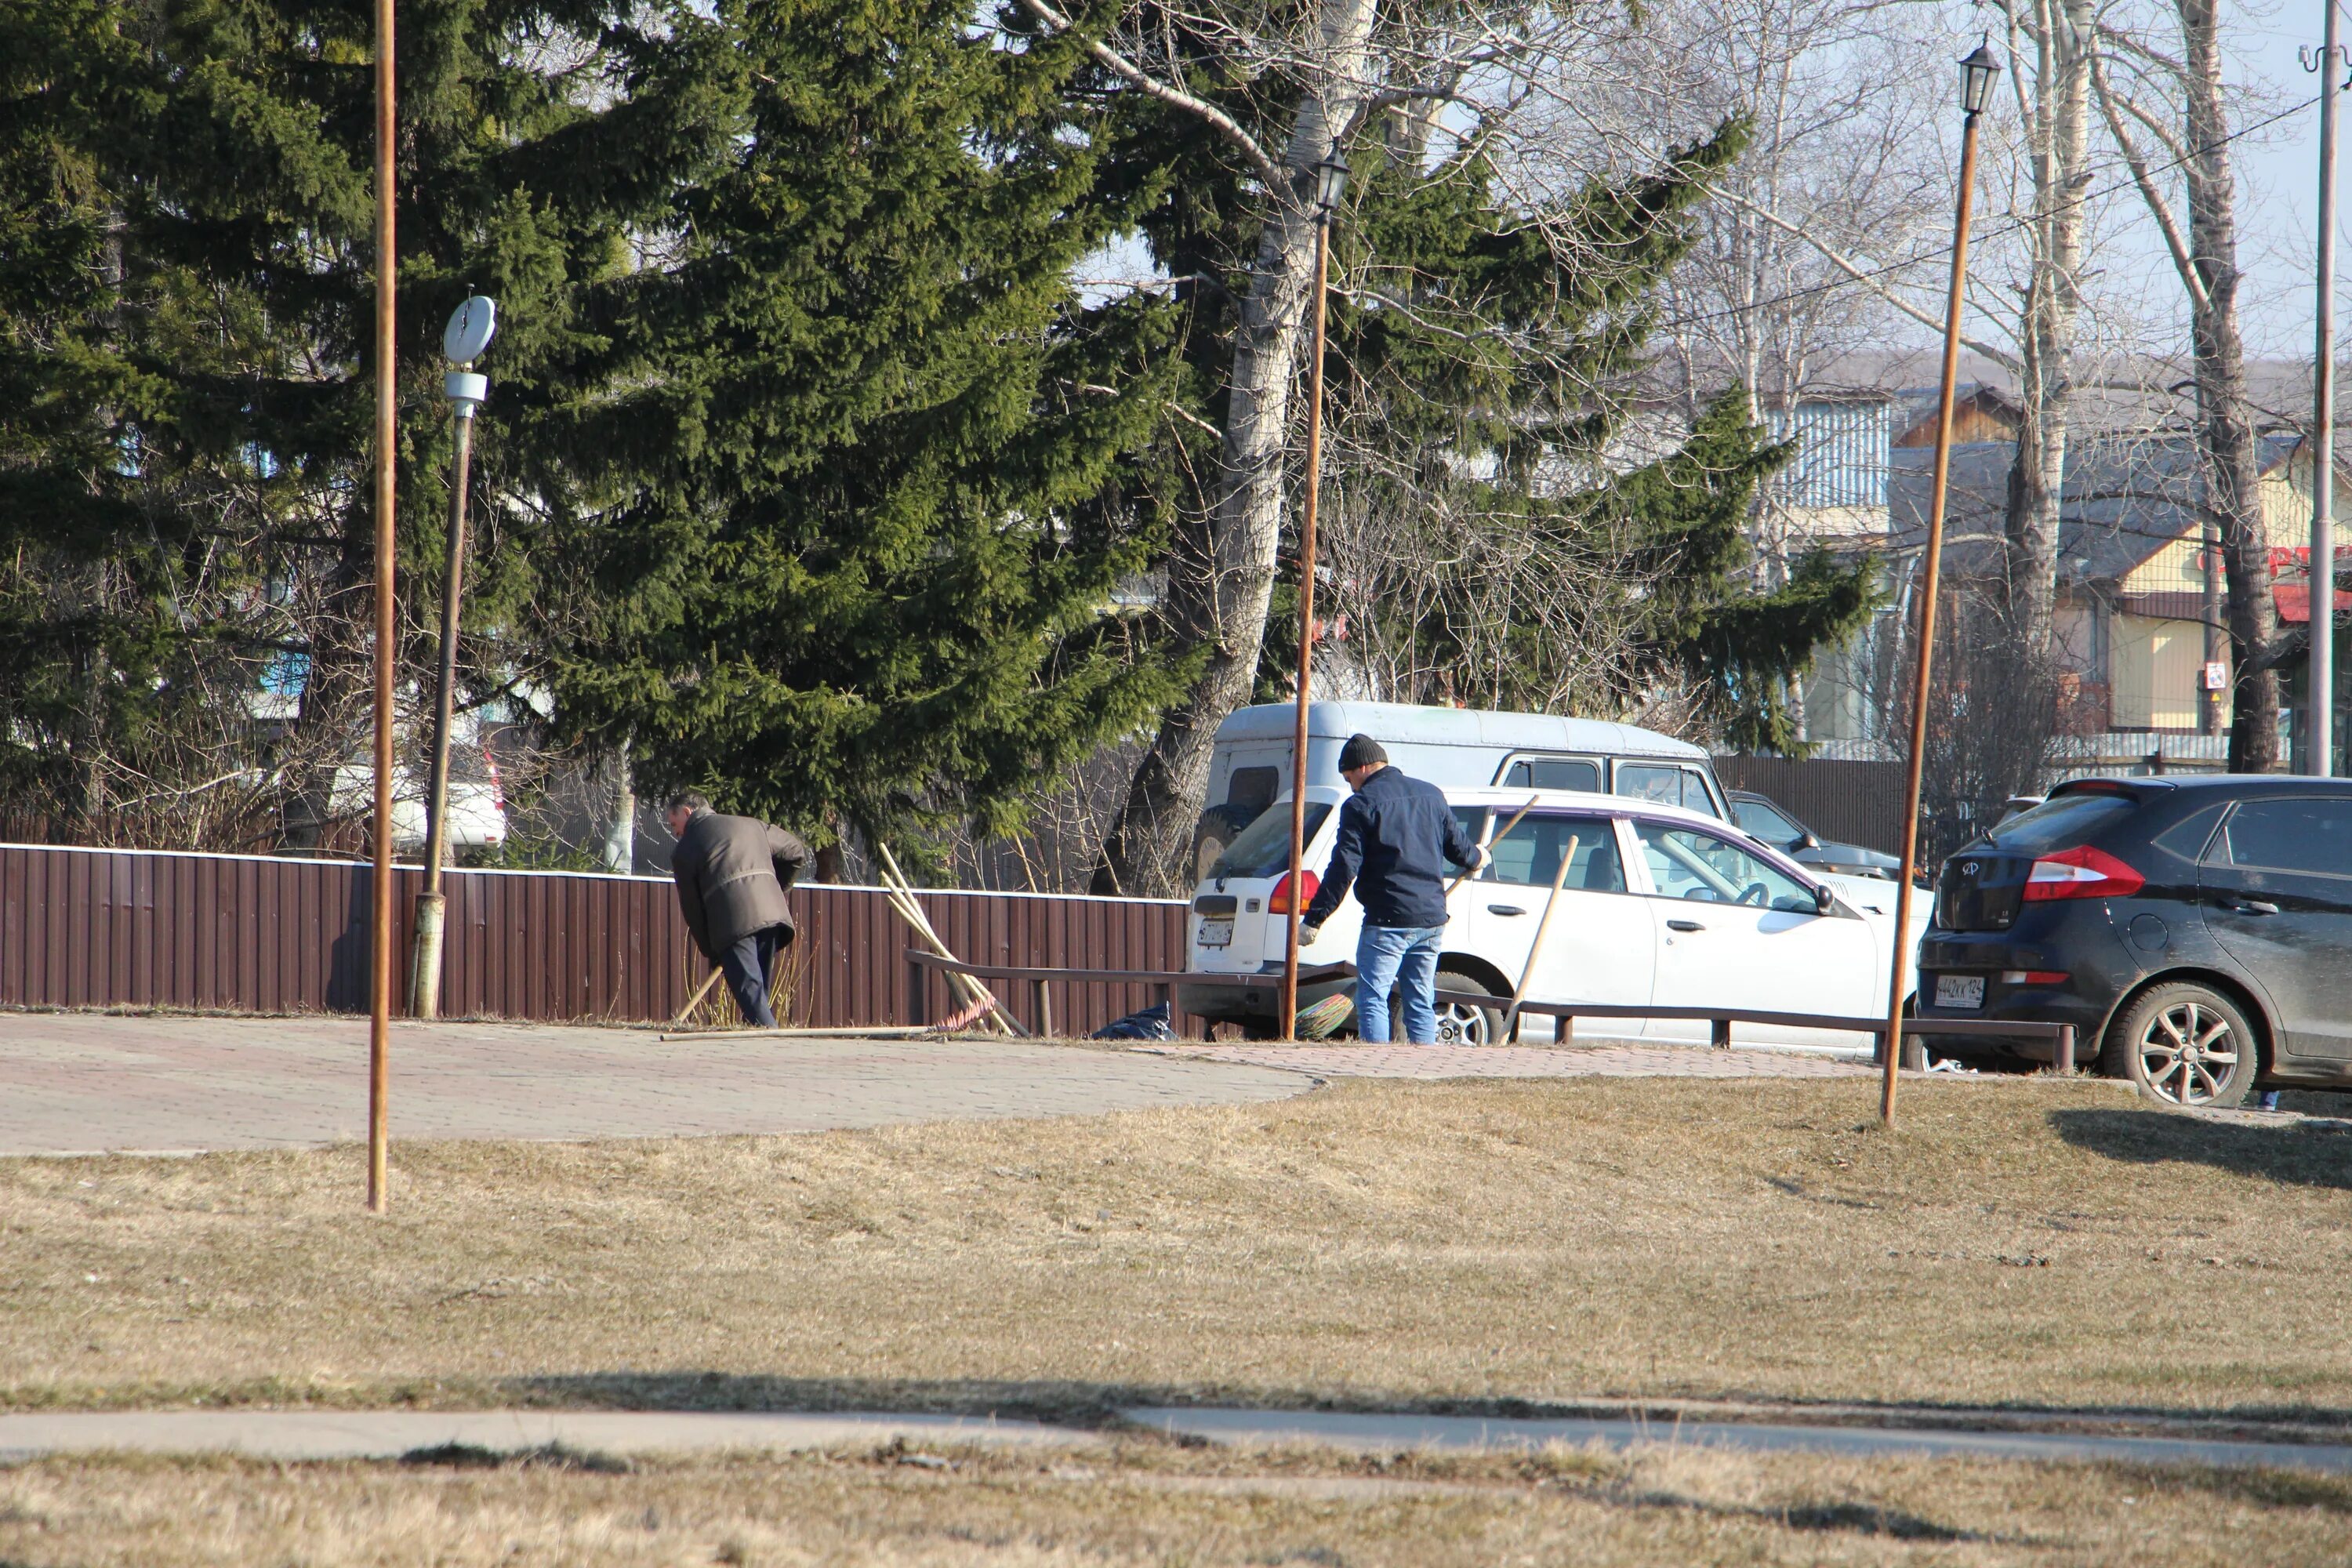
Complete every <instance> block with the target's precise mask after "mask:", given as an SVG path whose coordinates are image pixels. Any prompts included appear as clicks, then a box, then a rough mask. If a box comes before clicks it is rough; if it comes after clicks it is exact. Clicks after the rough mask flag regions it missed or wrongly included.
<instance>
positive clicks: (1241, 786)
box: [1225, 768, 1282, 811]
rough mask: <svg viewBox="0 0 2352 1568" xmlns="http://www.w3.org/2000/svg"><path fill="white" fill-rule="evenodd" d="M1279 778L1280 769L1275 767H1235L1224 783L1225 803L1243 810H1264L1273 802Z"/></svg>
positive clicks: (1280, 774) (1280, 776)
mask: <svg viewBox="0 0 2352 1568" xmlns="http://www.w3.org/2000/svg"><path fill="white" fill-rule="evenodd" d="M1281 779H1282V773H1281V770H1280V769H1277V768H1235V769H1234V776H1233V777H1232V779H1230V780H1229V781H1227V783H1226V784H1225V804H1226V805H1234V806H1239V807H1240V808H1241V809H1242V810H1244V811H1264V810H1265V808H1266V807H1267V806H1269V805H1273V804H1274V792H1275V790H1276V787H1277V786H1278V785H1279V784H1280V783H1281Z"/></svg>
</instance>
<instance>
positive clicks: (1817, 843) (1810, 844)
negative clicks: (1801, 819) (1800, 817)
mask: <svg viewBox="0 0 2352 1568" xmlns="http://www.w3.org/2000/svg"><path fill="white" fill-rule="evenodd" d="M1797 847H1798V848H1800V849H1819V848H1820V847H1822V841H1821V840H1820V839H1818V838H1816V837H1813V830H1812V829H1811V828H1810V827H1809V828H1807V829H1805V831H1804V833H1803V834H1802V835H1801V836H1800V837H1799V838H1798V839H1797Z"/></svg>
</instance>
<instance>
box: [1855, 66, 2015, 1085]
mask: <svg viewBox="0 0 2352 1568" xmlns="http://www.w3.org/2000/svg"><path fill="white" fill-rule="evenodd" d="M1999 75H2000V58H1999V57H1997V56H1995V55H1994V53H1993V52H1992V47H1991V45H1990V41H1987V42H1984V43H1979V44H1978V45H1977V48H1976V52H1975V53H1974V54H1972V55H1970V56H1969V58H1966V59H1964V60H1962V61H1961V62H1960V108H1961V110H1962V112H1963V115H1964V118H1963V119H1962V121H1961V122H1960V194H1959V201H1958V212H1957V213H1956V214H1955V215H1954V216H1953V220H1952V281H1951V288H1950V290H1949V291H1948V293H1947V294H1946V295H1945V298H1944V384H1943V395H1942V397H1941V399H1940V400H1939V401H1938V403H1937V408H1936V470H1935V473H1936V477H1935V484H1934V489H1933V491H1932V499H1931V500H1930V501H1929V503H1928V510H1927V544H1926V547H1925V554H1924V558H1923V560H1922V562H1921V567H1922V573H1921V579H1920V586H1919V655H1918V663H1917V666H1916V669H1915V671H1914V679H1913V681H1912V686H1911V755H1910V757H1909V759H1908V760H1907V761H1906V763H1905V765H1904V775H1903V846H1902V847H1903V859H1902V867H1901V869H1900V871H1899V873H1898V875H1897V879H1896V881H1895V962H1894V963H1893V964H1892V965H1891V966H1890V967H1891V968H1892V969H1893V971H1894V973H1893V974H1892V976H1891V977H1890V979H1889V981H1888V984H1887V993H1888V994H1887V998H1886V1035H1885V1044H1884V1045H1883V1046H1882V1047H1881V1049H1880V1056H1881V1057H1882V1058H1883V1061H1884V1066H1885V1083H1884V1084H1883V1086H1882V1087H1881V1089H1880V1090H1879V1100H1878V1116H1879V1120H1880V1121H1883V1122H1885V1124H1886V1125H1887V1126H1890V1127H1891V1126H1893V1125H1894V1124H1895V1073H1896V1070H1897V1069H1898V1068H1901V1067H1903V1066H1905V1065H1906V1058H1908V1059H1909V1060H1908V1065H1912V1066H1917V1065H1918V1063H1917V1060H1916V1058H1917V1055H1918V1047H1917V1046H1916V1044H1915V1043H1912V1042H1909V1041H1906V1040H1905V1039H1904V1037H1903V981H1904V970H1905V967H1906V960H1908V961H1909V967H1910V968H1912V969H1913V970H1916V969H1917V967H1918V957H1917V954H1916V953H1914V952H1909V951H1908V950H1909V948H1910V943H1911V890H1912V889H1911V879H1912V878H1913V877H1914V876H1915V875H1916V874H1917V871H1918V868H1919V766H1920V763H1921V761H1922V759H1923V758H1924V757H1925V756H1926V754H1927V680H1928V677H1929V676H1930V674H1931V673H1932V672H1933V670H1934V667H1935V658H1936V594H1937V584H1936V579H1937V573H1938V570H1939V568H1940V566H1941V564H1942V556H1943V552H1944V495H1945V489H1946V486H1947V484H1948V481H1949V480H1950V478H1951V472H1952V390H1953V385H1954V384H1955V382H1956V381H1957V380H1958V376H1959V370H1960V305H1961V302H1962V297H1963V295H1964V293H1965V292H1966V289H1967V285H1968V276H1969V205H1970V199H1971V198H1972V197H1973V195H1975V191H1976V178H1977V116H1979V114H1982V113H1983V112H1984V106H1985V102H1986V100H1987V99H1989V98H1990V96H1991V93H1992V84H1993V79H1994V78H1995V77H1997V76H1999Z"/></svg>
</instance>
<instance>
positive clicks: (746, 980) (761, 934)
mask: <svg viewBox="0 0 2352 1568" xmlns="http://www.w3.org/2000/svg"><path fill="white" fill-rule="evenodd" d="M781 933H782V928H781V927H777V926H770V927H769V928H768V929H767V930H766V931H753V932H752V933H751V935H750V936H747V937H745V938H743V939H742V940H741V941H740V942H737V943H736V944H735V945H734V946H733V947H730V948H729V949H728V950H727V951H726V952H722V953H720V954H719V969H720V970H721V971H723V972H724V973H726V976H727V989H728V991H729V992H730V993H731V994H733V995H734V998H735V1006H736V1008H737V1010H738V1011H740V1013H741V1014H742V1015H743V1022H744V1024H745V1025H746V1026H749V1027H751V1028H754V1029H772V1028H774V1027H775V1026H776V1016H775V1015H774V1014H773V1013H771V1012H770V1011H768V972H769V969H770V967H771V966H772V965H773V964H774V963H775V962H776V938H777V937H778V936H779V935H780V934H781Z"/></svg>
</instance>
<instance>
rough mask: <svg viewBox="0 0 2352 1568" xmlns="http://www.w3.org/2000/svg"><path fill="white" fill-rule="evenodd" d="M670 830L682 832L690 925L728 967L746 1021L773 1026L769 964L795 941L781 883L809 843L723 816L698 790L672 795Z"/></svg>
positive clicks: (681, 892) (677, 862)
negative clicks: (769, 996)
mask: <svg viewBox="0 0 2352 1568" xmlns="http://www.w3.org/2000/svg"><path fill="white" fill-rule="evenodd" d="M669 830H670V832H671V833H673V834H675V835H677V849H676V850H674V851H672V852H671V855H670V860H669V863H670V870H671V872H672V874H673V875H675V876H676V877H677V906H678V910H679V912H680V913H682V914H684V915H685V916H686V929H687V930H688V931H692V932H693V933H694V943H695V945H696V946H697V947H699V948H700V949H702V952H703V956H704V957H706V958H708V959H709V960H710V962H711V963H715V964H717V965H719V968H720V969H721V970H723V971H724V972H725V973H726V975H727V989H728V990H730V991H731V992H733V993H734V994H735V1005H736V1006H737V1007H739V1008H740V1009H741V1010H742V1014H743V1021H744V1023H746V1024H748V1025H750V1026H752V1027H754V1028H761V1029H772V1028H774V1027H775V1026H776V1016H775V1014H774V1013H772V1012H771V1011H770V1010H769V1008H768V970H769V966H770V965H772V963H774V962H775V959H776V950H777V949H778V948H781V947H785V946H789V945H790V944H791V942H792V940H793V910H792V906H791V905H790V904H789V903H787V902H785V900H784V889H787V888H789V887H791V886H792V885H793V879H795V878H797V877H798V876H799V875H800V874H801V869H802V868H803V867H805V866H806V865H807V864H808V862H809V847H808V846H807V845H805V844H803V843H802V842H801V841H800V839H799V838H797V837H794V836H793V835H792V834H790V833H787V832H785V831H784V830H783V829H782V828H781V827H771V826H768V825H767V824H766V823H764V822H761V820H760V819H759V818H758V817H756V816H720V815H719V813H718V812H715V811H713V810H711V809H710V803H709V801H707V800H705V799H703V798H702V797H701V796H700V795H672V796H670V799H669Z"/></svg>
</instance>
